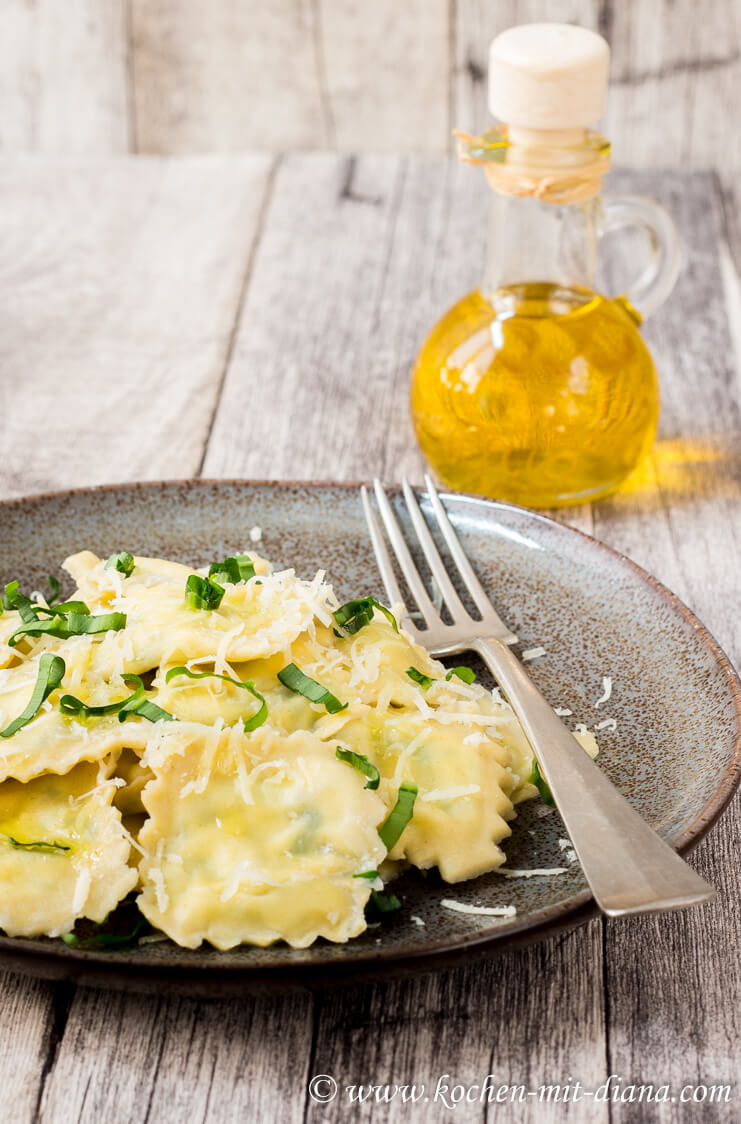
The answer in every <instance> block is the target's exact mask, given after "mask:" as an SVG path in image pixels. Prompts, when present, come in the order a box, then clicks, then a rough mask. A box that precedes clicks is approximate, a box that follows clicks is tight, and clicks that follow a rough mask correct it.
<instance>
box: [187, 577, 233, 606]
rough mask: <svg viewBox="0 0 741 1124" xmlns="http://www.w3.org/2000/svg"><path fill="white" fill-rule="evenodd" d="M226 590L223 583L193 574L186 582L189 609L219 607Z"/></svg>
mask: <svg viewBox="0 0 741 1124" xmlns="http://www.w3.org/2000/svg"><path fill="white" fill-rule="evenodd" d="M225 592H226V590H225V589H224V587H223V585H217V584H216V582H212V581H210V580H209V578H202V577H200V576H199V575H198V574H191V575H190V577H189V578H188V580H187V582H186V583H185V604H186V605H187V606H188V608H189V609H209V610H210V609H218V607H219V605H220V604H221V599H222V597H223V596H224V594H225Z"/></svg>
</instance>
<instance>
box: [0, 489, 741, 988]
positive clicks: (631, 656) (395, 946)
mask: <svg viewBox="0 0 741 1124" xmlns="http://www.w3.org/2000/svg"><path fill="white" fill-rule="evenodd" d="M444 502H445V504H446V506H447V509H448V511H449V513H450V515H451V518H452V520H453V522H454V524H455V526H456V528H457V530H458V533H459V536H460V538H461V541H462V543H463V545H464V547H465V550H466V552H467V554H468V556H469V558H470V559H471V560H472V562H473V564H474V566H475V568H476V570H477V571H478V573H479V575H480V577H481V579H482V581H483V583H484V585H485V587H486V588H487V590H489V591H490V593H491V595H492V598H493V600H494V602H495V604H496V606H497V608H498V609H499V610H500V612H501V614H502V616H503V617H504V618H505V620H506V621H507V623H508V624H509V625H510V627H511V628H512V629H513V630H514V631H515V632H516V633H517V634H518V636H519V638H520V647H519V648H518V649H517V650H518V651H522V650H524V649H527V648H532V647H535V646H542V647H543V648H545V650H546V655H545V656H544V657H542V658H541V659H539V660H536V661H534V662H533V663H532V664H531V665H530V667H531V671H532V675H533V678H534V679H535V680H536V682H537V683H538V684H539V686H540V687H541V689H542V690H543V691H544V693H545V694H546V696H547V698H548V699H549V700H550V701H551V702H552V703H553V705H554V706H561V707H566V708H568V709H569V710H571V711H572V712H573V714H572V716H571V717H569V718H567V719H566V721H567V722H568V723H570V724H571V725H572V726H573V725H575V724H576V723H577V722H583V723H585V724H586V725H587V726H588V727H590V728H594V726H595V724H596V723H598V722H600V721H604V720H605V719H608V718H614V719H615V722H616V729H615V730H614V731H613V730H611V729H609V728H607V727H605V728H604V729H602V730H600V731H599V732H598V734H597V736H598V738H599V742H600V745H601V749H602V753H601V758H600V762H601V765H602V767H603V768H604V769H605V771H606V772H607V773H608V774H609V776H610V777H611V779H612V780H613V781H614V782H615V784H616V785H617V786H618V787H619V788H620V789H621V790H622V791H623V792H624V793H625V794H626V795H627V796H628V798H629V799H630V800H631V802H632V803H633V804H634V805H635V807H636V808H638V810H639V811H640V813H641V814H642V815H643V817H644V818H645V819H646V820H647V821H648V822H649V823H651V824H652V825H653V826H654V827H655V828H656V829H657V830H658V832H659V833H660V834H661V835H662V836H663V837H664V838H665V839H667V840H668V841H669V842H670V843H671V844H672V845H673V846H674V847H676V848H678V849H680V850H684V849H686V848H687V847H689V846H690V845H691V844H693V843H695V842H697V840H698V839H699V838H701V836H702V835H703V834H704V832H705V831H706V830H707V828H708V827H709V825H710V824H711V823H712V822H713V820H714V819H715V818H716V816H717V815H718V814H719V812H720V811H721V810H722V808H723V807H724V805H725V804H726V802H727V801H728V799H729V797H730V795H731V793H732V791H733V789H734V787H735V785H736V783H737V781H738V779H739V765H740V761H739V759H740V751H741V743H740V733H741V706H740V698H741V694H740V690H739V687H740V685H739V681H738V678H737V676H736V674H735V672H734V671H733V669H732V668H731V666H730V665H729V663H728V660H727V659H726V657H725V655H724V654H723V652H722V651H721V650H720V648H719V647H718V646H717V644H716V643H715V642H714V641H713V640H712V638H711V637H710V636H709V635H708V633H707V632H706V631H705V629H704V628H703V627H702V625H701V624H700V623H699V622H698V621H697V620H696V619H695V618H694V617H693V616H692V614H691V613H690V612H689V611H688V610H687V609H686V608H685V607H684V605H682V604H681V603H680V602H679V601H678V600H677V599H676V598H675V597H674V596H673V595H672V594H671V593H669V592H668V591H667V590H666V589H664V588H663V587H662V586H661V585H659V583H658V582H656V581H655V580H654V579H653V578H651V577H649V576H648V574H646V573H645V572H644V571H642V570H640V569H639V568H638V567H636V566H634V565H633V564H632V563H631V562H629V561H628V560H627V559H625V558H623V557H621V556H620V555H618V554H615V553H614V552H613V551H611V550H609V549H608V548H607V547H605V546H602V545H601V544H600V543H598V542H596V541H595V540H593V539H590V538H587V537H586V536H584V535H582V534H580V533H578V532H576V531H573V530H570V529H568V528H566V527H563V526H561V525H559V524H557V523H554V522H552V521H551V520H549V519H547V518H544V517H543V516H540V515H535V514H533V513H532V512H529V511H525V510H523V509H521V508H517V507H512V506H509V505H507V504H500V503H490V502H487V501H484V500H480V499H475V498H473V497H468V496H462V495H449V496H445V497H444ZM396 504H397V511H398V513H399V515H400V517H401V518H402V521H403V522H405V520H404V516H403V511H402V504H401V503H400V502H399V498H398V495H397V496H396ZM424 506H425V505H424V501H423V507H424ZM0 519H1V520H2V538H1V546H0V579H1V580H2V581H3V582H7V581H9V580H11V579H12V578H14V577H19V578H20V579H21V580H22V582H23V584H24V586H26V585H28V584H29V583H30V584H31V585H39V584H42V583H43V582H44V581H45V578H46V575H47V574H49V573H57V575H58V576H59V577H60V578H63V577H64V575H63V574H62V572H61V571H59V569H58V567H59V562H60V561H61V560H62V559H64V558H65V557H66V556H67V555H68V554H71V553H73V552H74V551H77V550H80V549H82V548H84V547H88V548H90V549H91V550H94V551H95V552H96V553H97V554H99V555H102V556H106V555H107V554H109V553H112V552H113V551H115V550H120V549H124V548H125V549H127V550H130V551H132V552H133V553H137V554H148V555H161V556H164V557H167V558H173V559H177V560H179V561H182V562H186V563H188V564H190V565H194V566H201V565H203V564H205V563H208V562H209V561H211V560H213V559H214V558H218V557H224V556H225V555H228V554H231V553H234V552H236V551H238V550H239V549H240V548H243V547H244V546H245V544H247V543H248V531H249V528H251V527H253V526H254V525H255V524H258V525H259V526H260V527H261V528H262V529H263V538H262V543H261V544H260V549H261V550H262V552H263V553H264V554H265V555H266V556H267V557H269V558H270V559H271V560H272V561H273V562H274V563H275V564H277V565H278V566H294V567H295V568H296V570H297V572H298V573H299V575H300V576H303V577H309V576H312V575H313V574H314V572H315V570H316V569H317V568H319V567H324V568H326V569H327V570H328V572H329V575H330V578H331V580H332V581H333V583H334V587H335V590H336V592H337V594H338V596H339V597H340V599H342V600H345V599H349V598H350V597H355V596H360V595H364V594H368V593H373V594H376V595H377V596H379V597H382V596H383V590H382V587H381V584H380V579H379V577H378V573H377V570H376V567H375V563H374V560H373V555H372V552H371V548H370V545H369V542H368V538H367V535H366V530H365V524H364V522H363V516H362V512H361V507H360V499H359V494H358V488H357V486H354V485H352V486H350V485H341V484H321V485H317V484H282V483H244V482H232V481H200V480H199V481H190V482H184V483H165V484H142V485H131V486H120V487H111V488H100V489H91V490H83V491H77V492H66V493H57V494H52V495H46V496H39V497H34V498H31V499H24V500H15V501H11V502H8V503H4V504H0ZM63 588H64V587H63ZM454 662H456V661H454ZM457 662H460V660H458V661H457ZM468 662H471V661H470V660H469V661H468ZM603 676H609V677H610V678H611V680H612V696H611V698H610V700H609V702H608V703H606V704H603V705H602V706H600V707H599V708H598V709H597V708H595V703H596V700H597V699H599V697H600V696H601V695H602V693H603V691H602V686H603ZM610 725H611V724H610ZM544 812H546V808H545V806H544V805H543V804H542V803H540V802H539V801H536V800H533V801H530V802H528V803H526V804H523V805H520V807H519V814H518V818H517V819H516V820H515V822H514V824H513V835H512V838H511V839H510V840H508V841H507V843H506V844H505V849H506V853H507V865H508V866H509V867H511V868H516V869H527V868H547V867H563V866H566V867H567V870H566V873H564V874H559V875H549V876H547V877H534V878H528V879H505V878H502V877H501V876H498V875H495V874H491V875H486V876H484V877H482V878H478V879H476V880H475V881H472V882H468V883H461V884H458V885H455V886H449V885H446V884H444V883H442V882H441V881H440V879H439V878H438V877H437V875H436V874H434V873H432V874H428V875H427V876H424V875H422V874H419V873H414V874H409V875H405V876H404V877H403V878H402V879H401V880H400V881H399V882H398V883H397V884H396V885H395V892H396V893H397V894H398V896H399V897H400V898H401V900H402V903H403V910H402V912H401V914H400V915H398V916H397V917H396V919H395V920H392V921H391V922H390V923H389V924H387V925H385V926H383V927H382V928H372V929H369V930H368V931H367V932H366V933H365V934H363V936H362V937H360V938H358V939H356V940H354V941H352V942H351V943H349V944H347V945H331V944H328V943H325V942H323V941H320V942H318V943H316V944H314V945H313V946H312V947H311V948H308V949H304V950H294V949H290V948H287V947H284V946H282V945H275V946H273V947H271V948H266V949H258V948H249V947H242V948H237V949H234V950H232V951H230V952H217V951H215V950H213V949H207V948H202V949H199V950H196V951H189V950H186V949H181V948H178V947H177V946H176V945H174V944H171V943H170V942H169V941H168V942H162V943H159V944H152V945H147V946H145V947H139V948H137V949H135V950H133V951H129V952H119V953H115V952H108V953H106V952H102V951H98V952H94V951H79V950H74V949H68V948H66V946H64V945H63V944H62V943H61V942H60V941H51V940H48V939H39V940H22V939H10V938H7V937H0V958H2V959H3V961H4V962H5V963H6V964H7V965H9V966H12V967H14V968H16V969H19V970H22V971H26V972H29V973H35V974H41V975H51V976H67V977H75V978H79V979H81V980H83V981H85V982H91V983H97V984H101V983H103V984H106V983H110V984H113V985H114V986H119V987H120V986H131V987H136V988H142V987H144V988H146V987H157V988H159V987H161V986H163V985H169V986H173V987H176V988H180V989H184V990H187V991H191V992H194V993H199V992H205V993H208V994H211V995H213V994H220V993H223V992H224V991H228V990H230V989H232V988H234V987H244V986H251V987H262V988H264V987H268V988H272V987H277V986H281V985H284V984H289V985H290V984H294V983H295V982H299V983H305V984H307V985H310V984H315V983H317V982H319V981H321V982H322V983H323V982H325V981H327V980H328V979H330V978H337V977H346V976H347V975H348V974H353V975H365V976H373V975H377V974H379V973H383V972H388V971H394V970H396V971H403V972H408V971H410V970H412V969H418V968H420V967H421V968H432V967H437V966H440V965H443V964H449V963H451V962H454V961H456V960H460V959H461V958H466V957H471V956H474V955H478V954H480V953H482V952H486V953H487V954H489V953H490V952H491V951H493V950H494V949H496V948H501V947H505V946H507V945H511V944H512V943H513V941H514V942H516V941H521V940H523V939H532V938H533V937H538V936H540V935H544V934H548V933H551V932H553V931H554V929H557V928H560V927H564V926H570V925H573V924H575V923H578V922H579V921H581V920H583V919H584V918H586V917H588V916H591V915H592V914H593V907H592V906H591V905H590V895H589V892H588V890H587V887H586V883H585V881H584V878H583V876H582V874H581V871H580V869H579V866H578V864H576V863H573V864H569V863H568V861H565V859H564V852H563V850H562V847H561V841H562V840H563V839H564V836H565V832H564V829H563V825H562V823H561V821H560V819H559V816H558V813H557V812H555V811H554V812H552V813H550V814H545V815H544V814H543V813H544ZM443 899H454V900H455V901H457V902H462V903H468V904H473V905H483V906H504V905H507V906H509V905H512V906H514V907H515V908H516V910H517V912H516V915H515V916H514V917H508V918H492V917H491V916H471V915H467V914H462V913H457V912H453V911H451V910H450V909H448V908H446V907H444V906H443V905H442V904H441V903H442V901H443ZM414 918H418V919H419V920H414ZM420 922H422V923H420Z"/></svg>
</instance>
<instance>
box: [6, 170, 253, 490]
mask: <svg viewBox="0 0 741 1124" xmlns="http://www.w3.org/2000/svg"><path fill="white" fill-rule="evenodd" d="M269 172H270V159H269V158H268V157H267V156H245V157H240V158H239V159H235V160H232V161H229V162H228V163H225V162H224V161H223V160H219V159H212V158H206V159H193V160H187V161H183V162H180V163H174V164H168V163H166V162H163V161H161V160H156V159H155V160H143V161H137V162H127V161H120V162H118V161H111V162H94V161H91V162H69V161H64V162H60V163H58V164H55V163H38V162H36V161H34V160H26V161H22V160H21V161H14V162H12V163H9V164H6V165H5V166H4V167H3V168H2V169H0V200H2V202H1V204H0V237H1V238H2V243H3V246H4V253H3V257H2V262H0V291H2V294H3V299H2V307H3V317H2V324H1V325H0V364H2V370H3V409H2V416H0V441H1V442H2V448H3V465H2V470H1V472H0V480H1V484H0V486H1V487H2V492H3V494H5V495H18V494H23V493H24V492H32V491H41V490H43V489H46V488H53V487H67V486H74V485H84V484H93V483H101V482H105V481H114V480H132V479H139V478H142V479H152V478H156V477H163V476H187V475H189V474H193V473H195V472H197V470H198V466H199V463H200V457H201V450H202V448H203V445H204V442H205V438H206V434H207V432H208V429H209V425H210V421H211V415H212V412H213V409H214V406H215V403H216V398H217V395H218V391H219V387H220V382H221V377H222V373H223V370H224V365H225V362H226V357H227V354H228V350H229V346H230V342H231V334H232V329H233V326H234V322H235V317H236V314H237V310H238V307H239V303H240V300H241V294H242V287H243V285H244V282H245V278H246V273H247V269H248V265H249V260H250V249H251V246H252V242H253V239H254V237H255V232H256V229H257V227H258V225H259V222H260V219H261V214H262V204H263V198H264V195H265V191H266V187H267V183H268V180H269ZM101 199H105V205H104V206H101V203H100V201H101ZM30 411H33V413H34V414H36V416H38V417H45V418H52V419H56V420H57V421H58V422H59V424H50V425H47V426H46V427H45V430H44V436H43V441H41V442H35V443H34V447H33V454H32V455H31V449H30V446H29V432H28V424H29V417H30V416H31V415H30Z"/></svg>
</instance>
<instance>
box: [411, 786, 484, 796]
mask: <svg viewBox="0 0 741 1124" xmlns="http://www.w3.org/2000/svg"><path fill="white" fill-rule="evenodd" d="M476 792H481V785H478V784H459V785H453V786H452V787H451V788H433V789H432V790H431V791H430V792H425V793H424V795H423V796H420V800H457V798H458V797H459V796H473V795H474V793H476Z"/></svg>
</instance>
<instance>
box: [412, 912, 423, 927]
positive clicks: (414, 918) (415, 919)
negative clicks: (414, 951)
mask: <svg viewBox="0 0 741 1124" xmlns="http://www.w3.org/2000/svg"><path fill="white" fill-rule="evenodd" d="M412 921H413V922H414V924H415V925H419V927H420V929H424V928H425V923H424V921H423V920H422V918H421V917H417V914H416V913H413V914H412Z"/></svg>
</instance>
